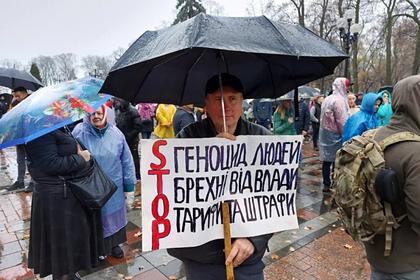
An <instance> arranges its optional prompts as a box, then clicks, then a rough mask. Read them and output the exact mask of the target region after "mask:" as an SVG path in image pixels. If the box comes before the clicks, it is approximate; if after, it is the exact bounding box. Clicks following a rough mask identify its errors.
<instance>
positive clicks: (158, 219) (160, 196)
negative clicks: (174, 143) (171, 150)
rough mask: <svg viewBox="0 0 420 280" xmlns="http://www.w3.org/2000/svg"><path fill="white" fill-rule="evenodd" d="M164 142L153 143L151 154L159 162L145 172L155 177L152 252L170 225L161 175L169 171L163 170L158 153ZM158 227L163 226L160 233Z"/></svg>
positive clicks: (162, 157) (161, 159)
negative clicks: (160, 213) (155, 191)
mask: <svg viewBox="0 0 420 280" xmlns="http://www.w3.org/2000/svg"><path fill="white" fill-rule="evenodd" d="M166 144H167V142H166V141H165V140H157V141H156V142H155V143H153V147H152V153H153V155H154V156H155V157H157V158H158V159H159V160H160V163H159V164H155V163H151V164H150V168H151V169H150V170H149V171H148V172H147V173H148V174H149V175H156V190H157V195H156V196H155V198H154V199H153V201H152V205H151V207H152V215H153V217H154V218H155V220H153V221H152V250H158V249H159V239H161V238H164V237H167V236H168V235H169V233H170V232H171V223H170V221H169V219H166V217H167V216H168V214H169V200H168V197H167V196H166V195H165V194H164V193H163V175H168V174H169V173H170V171H169V169H163V168H164V167H165V165H166V158H165V155H164V154H162V153H161V152H160V151H159V147H160V146H164V145H166ZM160 201H161V203H160V204H161V205H162V210H163V213H162V215H159V202H160ZM159 225H162V226H163V229H162V231H159Z"/></svg>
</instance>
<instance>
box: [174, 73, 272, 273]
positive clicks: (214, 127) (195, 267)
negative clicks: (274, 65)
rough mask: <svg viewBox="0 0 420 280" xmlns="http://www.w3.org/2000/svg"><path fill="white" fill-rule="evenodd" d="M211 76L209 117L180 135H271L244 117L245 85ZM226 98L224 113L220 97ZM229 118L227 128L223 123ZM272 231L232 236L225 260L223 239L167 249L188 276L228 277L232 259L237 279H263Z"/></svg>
mask: <svg viewBox="0 0 420 280" xmlns="http://www.w3.org/2000/svg"><path fill="white" fill-rule="evenodd" d="M221 78H222V81H221V82H222V85H223V97H222V92H221V89H220V86H219V75H216V76H213V77H212V78H210V79H209V80H208V82H207V85H206V99H205V110H206V113H207V118H206V119H204V120H202V121H199V122H196V123H193V124H191V125H189V126H187V127H186V128H184V129H183V130H182V131H181V132H180V133H179V134H178V135H177V137H178V138H207V137H223V138H227V139H230V140H235V139H236V136H237V135H268V134H271V133H270V131H269V130H267V129H266V128H264V127H262V126H259V125H257V124H253V123H250V122H248V121H246V120H244V119H242V118H241V116H242V113H243V112H242V101H243V96H242V94H243V92H244V90H243V86H242V83H241V81H240V80H239V79H238V78H237V77H235V76H233V75H230V74H227V73H223V74H222V75H221ZM222 98H223V101H224V111H225V112H224V114H223V108H222V104H221V101H222ZM224 118H225V120H226V129H225V126H224ZM271 236H272V234H265V235H260V236H254V237H243V238H236V239H233V240H232V242H233V243H232V250H231V252H230V254H229V256H228V257H227V258H226V260H225V255H224V251H223V250H224V242H223V239H218V240H213V241H210V242H208V243H206V244H204V245H201V246H197V247H191V248H176V249H168V252H169V254H171V255H172V256H174V257H176V258H179V259H180V260H182V261H183V262H184V265H185V270H186V274H187V279H188V280H197V279H200V280H206V279H208V280H210V279H211V280H213V279H214V280H219V279H225V277H226V272H225V265H227V264H229V263H233V266H234V267H235V270H234V272H235V279H236V280H242V279H247V280H262V279H264V274H263V269H264V264H263V262H262V260H261V259H262V257H263V256H264V253H265V250H266V249H267V243H268V240H269V239H270V238H271Z"/></svg>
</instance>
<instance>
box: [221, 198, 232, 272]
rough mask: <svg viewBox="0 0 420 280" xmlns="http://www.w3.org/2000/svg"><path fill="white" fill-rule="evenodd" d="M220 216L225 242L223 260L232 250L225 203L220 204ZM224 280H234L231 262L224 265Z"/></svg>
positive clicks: (227, 207)
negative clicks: (221, 217)
mask: <svg viewBox="0 0 420 280" xmlns="http://www.w3.org/2000/svg"><path fill="white" fill-rule="evenodd" d="M222 216H223V235H224V241H225V260H226V259H227V257H228V256H229V254H230V251H231V250H232V240H231V235H230V213H229V205H228V203H227V202H226V201H224V202H223V203H222ZM226 280H235V275H234V274H233V262H230V264H228V265H226Z"/></svg>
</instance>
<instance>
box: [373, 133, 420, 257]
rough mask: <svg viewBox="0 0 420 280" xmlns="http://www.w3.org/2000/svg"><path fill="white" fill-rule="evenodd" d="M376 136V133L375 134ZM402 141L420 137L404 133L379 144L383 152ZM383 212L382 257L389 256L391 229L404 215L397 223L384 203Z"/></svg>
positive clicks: (418, 139)
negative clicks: (383, 244)
mask: <svg viewBox="0 0 420 280" xmlns="http://www.w3.org/2000/svg"><path fill="white" fill-rule="evenodd" d="M375 134H376V133H375ZM404 141H417V142H420V136H418V135H416V134H414V133H412V132H408V131H404V132H399V133H395V134H392V135H391V136H388V137H386V138H385V139H383V140H382V141H380V142H379V145H380V146H381V149H382V151H384V150H385V149H386V148H387V147H389V146H391V145H393V144H396V143H399V142H404ZM384 210H385V217H386V226H385V251H384V256H385V257H387V256H390V255H391V249H392V229H393V228H397V227H398V226H399V223H398V222H399V221H401V220H402V219H403V218H404V217H405V216H406V215H403V216H402V217H400V218H401V219H399V220H398V221H397V220H396V219H395V217H394V215H393V214H392V207H391V204H390V203H388V202H384Z"/></svg>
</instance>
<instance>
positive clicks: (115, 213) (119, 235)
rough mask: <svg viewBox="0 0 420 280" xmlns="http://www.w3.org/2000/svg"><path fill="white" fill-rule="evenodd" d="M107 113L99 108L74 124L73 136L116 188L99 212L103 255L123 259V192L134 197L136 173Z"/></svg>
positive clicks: (128, 149) (127, 149) (124, 221)
mask: <svg viewBox="0 0 420 280" xmlns="http://www.w3.org/2000/svg"><path fill="white" fill-rule="evenodd" d="M106 115H107V110H106V108H105V106H101V107H100V108H99V109H98V110H97V111H95V112H94V113H93V114H91V115H90V116H89V117H86V118H85V119H84V120H83V122H82V123H80V124H78V125H77V126H76V127H75V128H74V130H73V135H74V137H76V138H77V140H78V141H79V142H80V143H82V144H83V145H84V146H85V147H86V148H87V149H88V150H89V151H90V153H91V154H92V156H93V157H94V158H95V159H96V161H97V162H98V164H99V166H100V167H101V168H102V170H103V171H104V172H105V174H107V175H108V176H109V178H111V179H112V181H113V182H114V183H115V185H116V186H117V187H118V189H117V191H116V192H115V193H114V194H113V195H112V196H111V198H110V199H109V200H108V202H107V203H106V204H105V205H104V206H103V208H102V209H101V214H102V224H103V233H104V247H105V252H104V256H107V255H112V256H113V257H115V258H122V257H124V252H123V251H122V249H121V248H120V246H119V245H120V244H121V243H124V242H125V241H127V237H126V229H125V226H126V225H127V209H126V203H125V196H124V192H129V193H131V194H132V195H134V185H135V182H136V172H135V168H134V161H133V157H132V155H131V152H130V148H129V146H128V144H127V142H126V140H125V137H124V134H123V133H122V132H121V131H120V130H119V129H118V128H117V127H116V126H115V125H113V124H110V123H109V122H107V117H106Z"/></svg>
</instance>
